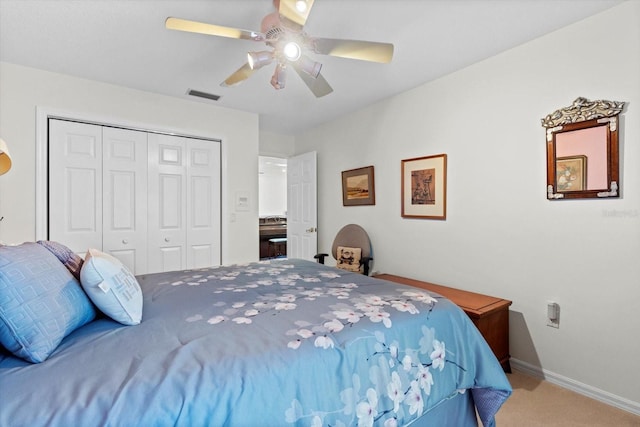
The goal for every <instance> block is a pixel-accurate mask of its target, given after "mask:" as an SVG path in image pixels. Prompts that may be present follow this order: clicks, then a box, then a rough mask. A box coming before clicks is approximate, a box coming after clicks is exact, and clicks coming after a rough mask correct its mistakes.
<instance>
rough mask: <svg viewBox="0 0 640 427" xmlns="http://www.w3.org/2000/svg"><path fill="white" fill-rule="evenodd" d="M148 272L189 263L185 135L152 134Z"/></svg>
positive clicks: (149, 153) (149, 180) (183, 266)
mask: <svg viewBox="0 0 640 427" xmlns="http://www.w3.org/2000/svg"><path fill="white" fill-rule="evenodd" d="M148 141H149V152H148V159H149V166H148V168H149V175H148V196H149V199H148V222H147V233H148V234H147V235H148V248H149V256H148V260H149V262H148V265H147V267H148V272H149V273H158V272H161V271H174V270H183V269H185V268H187V267H186V265H187V251H186V240H187V238H186V237H187V234H186V233H187V229H186V213H187V204H186V203H185V202H186V200H187V198H186V191H187V185H186V184H187V183H186V173H185V172H186V152H185V144H184V141H183V138H181V137H176V136H171V135H160V134H149V136H148Z"/></svg>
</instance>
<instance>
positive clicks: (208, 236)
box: [185, 139, 222, 268]
mask: <svg viewBox="0 0 640 427" xmlns="http://www.w3.org/2000/svg"><path fill="white" fill-rule="evenodd" d="M185 142H186V148H187V165H188V167H187V176H186V179H187V194H186V204H187V224H186V227H187V240H186V248H187V267H186V268H204V267H211V266H217V265H220V262H221V254H220V248H221V247H222V241H221V237H220V226H221V225H220V218H221V210H220V188H221V187H220V144H218V143H215V142H210V141H201V140H195V139H187V140H186V141H185Z"/></svg>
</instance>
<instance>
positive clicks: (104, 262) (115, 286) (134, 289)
mask: <svg viewBox="0 0 640 427" xmlns="http://www.w3.org/2000/svg"><path fill="white" fill-rule="evenodd" d="M80 283H81V284H82V287H83V288H84V290H85V292H86V293H87V295H89V298H91V301H93V303H94V304H95V305H96V306H97V307H98V308H99V309H100V310H101V311H102V312H103V313H104V314H106V315H107V316H109V317H110V318H112V319H113V320H115V321H116V322H120V323H122V324H123V325H137V324H139V323H140V321H141V320H142V290H141V289H140V285H139V284H138V281H137V280H136V278H135V276H134V275H133V274H131V272H130V271H129V270H128V269H127V267H125V266H124V265H123V264H122V263H121V262H120V261H119V260H118V259H116V258H114V257H112V256H111V255H109V254H106V253H104V252H101V251H99V250H97V249H89V251H88V252H87V255H86V256H85V257H84V264H82V270H81V272H80Z"/></svg>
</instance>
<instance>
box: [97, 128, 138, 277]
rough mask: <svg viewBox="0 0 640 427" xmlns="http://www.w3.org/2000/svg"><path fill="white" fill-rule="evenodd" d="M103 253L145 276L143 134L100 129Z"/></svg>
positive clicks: (126, 130) (124, 130) (125, 130)
mask: <svg viewBox="0 0 640 427" xmlns="http://www.w3.org/2000/svg"><path fill="white" fill-rule="evenodd" d="M103 169H104V173H103V180H104V182H103V190H104V195H103V198H104V218H103V221H104V223H103V233H104V234H103V250H104V251H105V252H108V253H110V254H111V255H113V256H115V257H116V258H118V259H119V260H120V261H122V263H123V264H125V265H126V266H127V267H128V268H129V269H130V270H131V271H132V272H133V273H134V274H143V273H146V272H147V134H146V133H145V132H139V131H133V130H128V129H116V128H110V127H105V128H104V129H103Z"/></svg>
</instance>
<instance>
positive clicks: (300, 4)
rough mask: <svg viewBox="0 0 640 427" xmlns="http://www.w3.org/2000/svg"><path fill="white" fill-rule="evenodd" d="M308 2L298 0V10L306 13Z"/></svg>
mask: <svg viewBox="0 0 640 427" xmlns="http://www.w3.org/2000/svg"><path fill="white" fill-rule="evenodd" d="M307 6H308V5H307V2H306V0H297V1H296V10H297V11H298V12H300V13H304V12H306V11H307Z"/></svg>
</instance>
